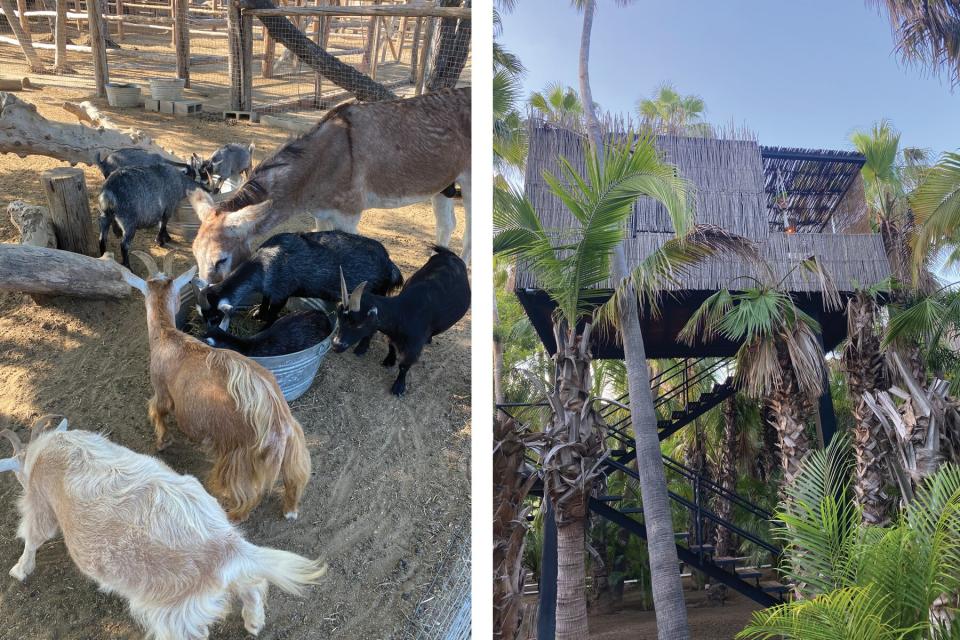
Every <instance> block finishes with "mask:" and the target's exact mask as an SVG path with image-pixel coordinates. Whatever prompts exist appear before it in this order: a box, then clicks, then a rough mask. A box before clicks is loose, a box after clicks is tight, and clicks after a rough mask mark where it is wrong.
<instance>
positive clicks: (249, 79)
mask: <svg viewBox="0 0 960 640" xmlns="http://www.w3.org/2000/svg"><path fill="white" fill-rule="evenodd" d="M240 44H241V46H242V47H243V57H242V59H241V67H240V77H241V78H242V79H243V86H242V90H241V93H240V109H242V110H243V111H252V110H253V16H251V15H250V14H248V13H246V12H242V13H241V14H240Z"/></svg>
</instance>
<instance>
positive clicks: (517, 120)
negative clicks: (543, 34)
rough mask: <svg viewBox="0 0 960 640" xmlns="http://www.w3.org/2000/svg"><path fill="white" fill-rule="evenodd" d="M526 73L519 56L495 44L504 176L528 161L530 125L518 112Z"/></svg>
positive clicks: (496, 152) (496, 164) (498, 167)
mask: <svg viewBox="0 0 960 640" xmlns="http://www.w3.org/2000/svg"><path fill="white" fill-rule="evenodd" d="M493 15H494V25H496V26H495V28H496V30H497V31H499V29H500V24H501V23H500V14H499V12H498V11H497V10H496V9H495V10H494V12H493ZM525 72H526V70H525V69H524V67H523V63H521V62H520V59H519V58H517V56H515V55H514V54H512V53H510V52H509V51H507V50H506V49H505V48H503V46H502V45H501V44H500V43H499V42H496V41H495V42H494V43H493V168H494V172H495V173H496V174H498V175H500V176H502V175H503V174H505V173H507V172H508V171H510V170H512V169H516V168H520V167H522V166H523V163H524V161H525V160H526V157H527V141H526V125H525V124H524V122H523V118H522V117H521V115H520V112H519V111H518V109H517V103H518V102H519V100H520V91H521V89H520V79H521V78H522V77H523V74H524V73H525ZM499 182H502V180H500V181H499Z"/></svg>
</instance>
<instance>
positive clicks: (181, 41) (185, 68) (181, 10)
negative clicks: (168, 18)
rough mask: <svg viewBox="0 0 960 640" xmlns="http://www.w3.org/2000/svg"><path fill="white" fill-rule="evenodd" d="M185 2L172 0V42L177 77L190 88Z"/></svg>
mask: <svg viewBox="0 0 960 640" xmlns="http://www.w3.org/2000/svg"><path fill="white" fill-rule="evenodd" d="M187 1H188V0H173V3H174V4H173V6H174V11H175V15H174V20H173V41H174V46H175V47H176V51H177V77H178V78H182V79H183V86H184V87H187V88H190V25H189V24H188V22H187Z"/></svg>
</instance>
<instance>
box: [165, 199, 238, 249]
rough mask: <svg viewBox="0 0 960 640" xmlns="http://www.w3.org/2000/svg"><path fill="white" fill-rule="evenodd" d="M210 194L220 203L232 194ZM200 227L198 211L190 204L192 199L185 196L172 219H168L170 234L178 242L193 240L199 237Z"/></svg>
mask: <svg viewBox="0 0 960 640" xmlns="http://www.w3.org/2000/svg"><path fill="white" fill-rule="evenodd" d="M210 195H211V197H212V198H213V201H214V202H217V203H219V202H222V201H224V200H226V199H227V198H228V197H229V195H230V194H224V193H213V194H210ZM199 229H200V218H198V217H197V214H196V212H195V211H194V210H193V207H192V206H191V205H190V199H189V198H184V199H183V200H182V201H181V202H180V204H179V205H177V210H176V211H174V213H173V215H172V216H170V220H168V221H167V231H169V232H170V235H171V236H173V237H174V238H175V239H176V240H177V241H178V242H193V239H194V238H196V237H197V231H198V230H199Z"/></svg>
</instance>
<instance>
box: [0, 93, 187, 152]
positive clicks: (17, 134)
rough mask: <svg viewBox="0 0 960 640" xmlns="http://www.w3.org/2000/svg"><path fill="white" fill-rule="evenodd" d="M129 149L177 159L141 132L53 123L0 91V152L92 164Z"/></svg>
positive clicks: (24, 103)
mask: <svg viewBox="0 0 960 640" xmlns="http://www.w3.org/2000/svg"><path fill="white" fill-rule="evenodd" d="M130 147H136V148H139V149H145V150H147V151H153V152H154V153H159V154H161V155H163V156H164V157H167V158H170V159H177V160H179V159H178V158H177V157H176V156H175V155H174V154H172V153H170V152H169V151H167V150H166V149H163V148H161V147H160V146H159V145H157V144H156V143H155V142H154V141H153V140H151V139H150V138H149V137H148V136H146V135H144V134H143V133H142V132H139V131H118V130H114V129H107V128H105V127H102V126H101V127H98V128H92V127H87V126H83V125H80V124H66V123H60V122H52V121H50V120H47V119H46V118H44V117H43V116H41V115H40V114H39V113H37V108H36V106H35V105H33V104H30V103H29V102H24V101H23V100H20V99H19V98H18V97H16V96H15V95H13V94H12V93H5V92H2V91H0V153H14V154H16V155H18V156H20V157H21V158H24V157H26V156H29V155H38V156H49V157H51V158H56V159H57V160H63V161H64V162H69V163H70V164H71V165H75V164H77V163H78V162H82V163H85V164H94V162H95V160H96V157H97V154H98V153H99V154H100V155H101V156H103V157H105V156H107V155H109V154H110V153H112V152H114V151H117V150H118V149H126V148H130Z"/></svg>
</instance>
